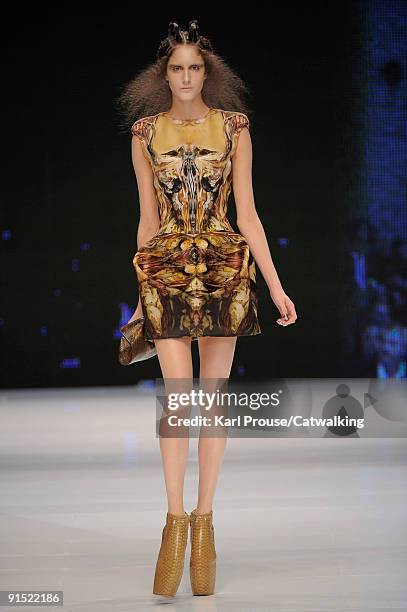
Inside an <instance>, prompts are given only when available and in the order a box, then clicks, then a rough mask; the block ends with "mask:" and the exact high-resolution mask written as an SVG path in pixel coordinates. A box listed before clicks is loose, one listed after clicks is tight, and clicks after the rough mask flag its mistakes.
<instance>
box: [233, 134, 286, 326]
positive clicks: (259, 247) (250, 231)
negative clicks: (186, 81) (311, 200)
mask: <svg viewBox="0 0 407 612" xmlns="http://www.w3.org/2000/svg"><path fill="white" fill-rule="evenodd" d="M252 159H253V151H252V141H251V137H250V132H249V129H248V127H243V128H241V129H240V134H239V138H238V142H237V146H236V150H235V153H234V155H233V156H232V184H233V194H234V198H235V202H236V211H237V226H238V228H239V231H240V233H241V234H242V236H243V237H244V238H245V239H246V242H247V244H248V245H249V249H250V251H251V253H252V255H253V258H254V260H255V262H256V264H257V265H258V267H259V269H260V271H261V273H262V275H263V278H264V280H265V281H266V283H267V286H268V288H269V292H270V297H271V299H272V300H273V302H274V304H275V305H276V307H277V308H278V310H279V312H280V315H281V317H280V318H279V319H277V323H278V324H279V325H283V326H286V325H290V324H292V323H295V321H296V320H297V313H296V311H295V306H294V303H293V302H292V301H291V300H290V298H289V297H288V295H287V294H286V293H285V292H284V290H283V287H282V285H281V282H280V279H279V277H278V274H277V271H276V268H275V266H274V263H273V260H272V258H271V253H270V248H269V245H268V242H267V238H266V234H265V232H264V228H263V225H262V223H261V221H260V219H259V216H258V214H257V211H256V206H255V202H254V194H253V184H252Z"/></svg>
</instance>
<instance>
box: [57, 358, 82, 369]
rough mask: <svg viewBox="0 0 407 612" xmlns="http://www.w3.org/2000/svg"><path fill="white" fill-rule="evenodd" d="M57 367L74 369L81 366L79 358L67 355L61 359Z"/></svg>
mask: <svg viewBox="0 0 407 612" xmlns="http://www.w3.org/2000/svg"><path fill="white" fill-rule="evenodd" d="M59 367H60V368H62V369H74V368H80V367H81V360H80V358H79V357H71V358H69V357H67V358H66V359H63V360H62V361H61V362H60V364H59Z"/></svg>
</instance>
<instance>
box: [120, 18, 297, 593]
mask: <svg viewBox="0 0 407 612" xmlns="http://www.w3.org/2000/svg"><path fill="white" fill-rule="evenodd" d="M245 90H246V87H245V85H244V83H243V81H242V80H241V79H240V78H239V77H238V76H237V75H236V74H235V73H234V72H233V71H232V70H231V69H230V68H229V67H228V66H227V65H226V63H225V62H224V60H222V59H221V58H220V57H219V55H217V54H216V53H215V52H214V50H213V47H212V45H211V43H210V41H209V40H208V39H207V38H205V37H203V36H201V35H199V33H198V25H197V21H196V20H192V21H190V22H189V26H188V29H187V30H181V29H180V28H179V26H178V24H177V23H176V22H171V23H170V24H169V29H168V36H167V37H166V38H165V39H164V40H163V41H161V44H160V46H159V49H158V52H157V57H156V61H155V63H154V64H152V65H151V66H149V67H148V68H147V69H145V70H144V71H143V72H141V73H140V74H138V75H137V76H136V77H135V78H134V79H133V80H132V81H130V82H129V83H128V84H127V85H126V86H125V88H124V90H123V93H122V94H121V96H120V102H121V103H122V107H123V108H124V109H125V112H126V117H127V120H128V121H129V125H131V132H132V135H133V137H132V160H133V165H134V171H135V175H136V179H137V185H138V191H139V201H140V222H139V227H138V233H137V243H138V244H137V248H138V250H137V253H136V254H135V255H134V260H133V263H134V268H135V271H136V275H137V281H138V286H139V302H138V305H137V308H136V310H135V312H134V314H133V316H132V318H131V319H130V321H132V320H133V319H135V318H138V317H140V316H144V317H145V322H144V325H145V328H144V329H145V332H144V333H145V337H146V338H149V339H154V343H155V346H156V349H157V356H158V359H159V363H160V368H161V371H162V377H163V379H164V381H171V380H176V379H183V380H185V381H190V380H192V379H193V365H192V356H191V342H192V340H197V342H198V348H199V358H200V372H199V376H200V381H201V380H202V381H210V380H219V379H228V377H229V375H230V370H231V366H232V361H233V356H234V351H235V346H236V341H237V338H238V337H239V336H254V335H258V334H261V329H260V325H259V321H258V299H257V293H256V267H255V262H256V263H257V265H258V266H259V268H260V270H261V272H262V275H263V277H264V279H265V281H266V283H267V286H268V288H269V291H270V296H271V299H272V300H273V302H274V304H275V305H276V307H277V309H278V311H279V313H280V318H278V319H277V323H278V324H280V325H282V326H286V325H290V324H292V323H294V322H295V321H296V319H297V315H296V311H295V307H294V304H293V302H292V301H291V299H290V298H289V297H288V296H287V295H286V293H285V292H284V290H283V288H282V285H281V283H280V280H279V278H278V275H277V272H276V270H275V267H274V264H273V261H272V258H271V254H270V250H269V247H268V243H267V238H266V235H265V232H264V229H263V226H262V224H261V221H260V219H259V217H258V214H257V211H256V208H255V203H254V197H253V188H252V145H251V137H250V132H249V127H250V122H249V119H248V116H247V109H246V107H245V105H244V103H243V100H242V94H243V93H244V92H245ZM232 188H233V193H234V199H235V202H236V209H237V226H238V228H239V232H238V233H237V232H235V231H234V229H233V228H232V226H231V225H230V223H229V221H228V219H227V216H226V214H227V204H228V197H229V194H230V191H231V189H232ZM159 439H160V449H161V455H162V461H163V469H164V479H165V485H166V492H167V503H168V509H167V516H166V522H165V525H164V528H163V531H162V540H161V547H160V550H159V553H158V559H157V564H156V569H155V576H154V584H153V593H154V594H156V595H158V596H164V597H174V595H175V594H176V591H177V589H178V586H179V584H180V581H181V577H182V572H183V568H184V557H185V550H186V545H187V539H188V532H189V528H190V529H191V557H190V563H189V569H190V580H191V587H192V592H193V594H194V595H210V594H213V593H214V591H215V575H216V550H215V538H214V526H213V522H212V520H213V509H212V503H213V497H214V493H215V488H216V483H217V480H218V475H219V469H220V466H221V462H222V457H223V453H224V449H225V445H226V436H217V437H210V436H207V435H200V438H199V446H198V449H199V451H198V452H199V491H198V500H197V506H196V508H195V509H194V510H193V511H192V512H191V513H190V514H188V513H187V512H185V509H184V504H183V485H184V475H185V469H186V464H187V460H188V450H189V438H188V436H181V437H170V436H160V438H159Z"/></svg>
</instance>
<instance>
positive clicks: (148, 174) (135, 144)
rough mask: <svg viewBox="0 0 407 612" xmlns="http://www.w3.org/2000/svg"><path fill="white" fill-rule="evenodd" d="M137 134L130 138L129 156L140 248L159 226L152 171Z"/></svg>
mask: <svg viewBox="0 0 407 612" xmlns="http://www.w3.org/2000/svg"><path fill="white" fill-rule="evenodd" d="M142 147H143V145H142V143H141V142H140V139H139V138H138V136H136V135H133V137H132V139H131V158H132V161H133V167H134V172H135V174H136V179H137V187H138V196H139V203H140V221H139V225H138V230H137V249H140V248H141V247H142V246H143V245H144V244H145V243H146V242H147V241H148V240H150V238H152V237H153V236H154V235H155V234H156V233H157V232H158V228H159V226H160V217H159V213H158V203H157V198H156V193H155V188H154V182H153V171H152V169H151V165H150V162H149V161H148V160H147V159H146V157H145V155H144V152H143V149H142Z"/></svg>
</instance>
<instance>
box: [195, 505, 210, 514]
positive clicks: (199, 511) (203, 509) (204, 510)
mask: <svg viewBox="0 0 407 612" xmlns="http://www.w3.org/2000/svg"><path fill="white" fill-rule="evenodd" d="M210 512H212V508H209V507H205V506H202V507H201V508H200V507H199V506H198V507H197V508H195V511H194V514H209V513H210Z"/></svg>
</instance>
